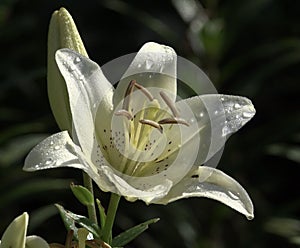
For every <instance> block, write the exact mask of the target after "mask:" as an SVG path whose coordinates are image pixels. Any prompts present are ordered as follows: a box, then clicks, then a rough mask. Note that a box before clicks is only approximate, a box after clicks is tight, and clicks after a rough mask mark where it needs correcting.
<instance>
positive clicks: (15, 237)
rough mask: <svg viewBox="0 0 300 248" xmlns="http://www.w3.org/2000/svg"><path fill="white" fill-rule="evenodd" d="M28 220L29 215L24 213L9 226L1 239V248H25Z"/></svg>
mask: <svg viewBox="0 0 300 248" xmlns="http://www.w3.org/2000/svg"><path fill="white" fill-rule="evenodd" d="M28 219H29V216H28V214H27V213H23V214H22V215H20V216H18V217H17V218H15V219H14V221H13V222H11V223H10V224H9V226H8V227H7V228H6V230H5V232H4V234H3V236H2V238H1V244H0V248H6V247H19V248H25V240H26V233H27V225H28Z"/></svg>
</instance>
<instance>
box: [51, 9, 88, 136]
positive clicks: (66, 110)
mask: <svg viewBox="0 0 300 248" xmlns="http://www.w3.org/2000/svg"><path fill="white" fill-rule="evenodd" d="M61 48H69V49H72V50H74V51H76V52H78V53H81V54H82V55H84V56H86V57H88V55H87V52H86V50H85V48H84V45H83V42H82V40H81V37H80V35H79V33H78V30H77V28H76V25H75V23H74V21H73V19H72V16H71V15H70V14H69V12H68V11H67V10H66V9H64V8H61V9H60V10H57V11H55V12H54V13H53V15H52V17H51V20H50V25H49V32H48V67H47V81H48V97H49V101H50V106H51V109H52V112H53V115H54V117H55V120H56V122H57V124H58V126H59V128H60V129H61V130H68V131H69V133H70V134H71V133H72V116H71V111H70V106H69V97H68V93H67V88H66V83H65V80H64V79H63V77H62V75H61V73H60V71H59V69H58V67H57V65H56V62H55V52H56V51H57V50H58V49H61Z"/></svg>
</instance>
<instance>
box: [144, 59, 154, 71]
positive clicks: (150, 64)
mask: <svg viewBox="0 0 300 248" xmlns="http://www.w3.org/2000/svg"><path fill="white" fill-rule="evenodd" d="M152 66H153V62H152V61H151V60H146V69H147V70H149V69H151V67H152Z"/></svg>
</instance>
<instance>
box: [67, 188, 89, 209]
mask: <svg viewBox="0 0 300 248" xmlns="http://www.w3.org/2000/svg"><path fill="white" fill-rule="evenodd" d="M71 190H72V192H73V194H74V195H75V197H76V198H77V199H78V200H79V201H80V202H81V204H83V205H85V206H91V205H93V204H94V197H93V194H92V193H91V191H89V190H88V189H87V188H85V187H83V186H81V185H74V184H71Z"/></svg>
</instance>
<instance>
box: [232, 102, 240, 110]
mask: <svg viewBox="0 0 300 248" xmlns="http://www.w3.org/2000/svg"><path fill="white" fill-rule="evenodd" d="M233 107H234V108H235V109H239V108H241V105H240V104H238V103H235V104H234V105H233Z"/></svg>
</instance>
